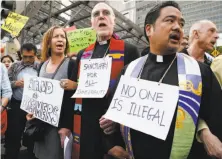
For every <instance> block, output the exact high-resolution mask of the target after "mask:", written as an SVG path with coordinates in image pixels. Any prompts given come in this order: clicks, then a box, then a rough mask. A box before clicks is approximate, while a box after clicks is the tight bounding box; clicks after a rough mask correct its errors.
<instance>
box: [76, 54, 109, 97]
mask: <svg viewBox="0 0 222 159" xmlns="http://www.w3.org/2000/svg"><path fill="white" fill-rule="evenodd" d="M111 67H112V58H111V57H109V56H107V57H106V58H99V59H90V60H88V59H87V60H81V66H80V77H79V83H78V87H77V90H76V92H75V94H74V95H73V98H103V97H104V96H105V95H106V92H107V90H108V88H109V82H110V74H111Z"/></svg>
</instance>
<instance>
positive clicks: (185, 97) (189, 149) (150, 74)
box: [107, 1, 222, 159]
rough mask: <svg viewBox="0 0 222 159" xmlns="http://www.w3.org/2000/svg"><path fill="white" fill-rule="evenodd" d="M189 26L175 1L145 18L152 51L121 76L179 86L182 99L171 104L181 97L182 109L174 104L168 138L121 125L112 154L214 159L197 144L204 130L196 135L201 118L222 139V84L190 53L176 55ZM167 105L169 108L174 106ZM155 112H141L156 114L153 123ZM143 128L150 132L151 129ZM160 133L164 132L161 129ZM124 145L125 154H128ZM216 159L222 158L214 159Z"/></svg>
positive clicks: (113, 139)
mask: <svg viewBox="0 0 222 159" xmlns="http://www.w3.org/2000/svg"><path fill="white" fill-rule="evenodd" d="M184 23H185V21H184V19H183V16H182V13H181V10H180V7H179V5H178V4H177V3H176V2H172V1H167V2H163V3H160V4H158V5H157V6H155V7H154V8H152V9H151V10H150V11H149V12H148V14H147V15H146V18H145V26H144V27H145V35H146V36H147V37H148V38H149V43H150V52H149V53H148V55H147V56H142V57H141V58H139V59H137V60H135V61H133V62H131V63H130V64H129V66H128V67H125V68H124V70H123V71H122V75H123V74H124V75H125V76H127V75H128V76H130V77H134V78H138V77H139V75H141V79H143V80H147V83H148V81H153V82H156V83H157V82H160V83H161V82H162V83H164V84H167V85H174V86H178V87H179V89H180V91H179V98H178V97H174V96H172V99H168V100H173V99H174V98H177V99H176V101H177V104H176V107H175V105H174V107H175V108H176V109H173V110H172V111H174V112H173V114H174V115H173V116H172V121H171V123H170V127H169V131H168V132H165V133H166V139H165V140H162V139H159V138H156V137H153V136H152V135H153V134H148V133H147V134H145V133H142V132H140V131H137V130H135V129H132V128H129V127H127V126H124V125H120V127H121V129H120V131H121V133H120V132H119V133H117V132H116V133H114V134H112V135H110V138H109V139H108V138H107V140H109V141H107V143H109V147H110V150H109V152H108V153H109V154H110V155H113V156H115V157H117V158H120V159H122V158H130V159H169V158H170V159H199V158H201V159H208V158H210V156H208V155H207V153H206V151H205V150H204V146H203V144H201V143H198V142H197V139H196V134H197V133H199V134H202V133H203V132H202V131H201V130H200V131H197V126H198V121H199V119H200V118H202V119H203V120H205V121H206V123H207V124H208V126H209V128H210V130H211V131H212V133H213V134H215V135H216V136H217V137H218V138H219V139H220V140H221V139H222V129H221V125H222V120H221V112H222V107H221V105H222V100H221V95H222V94H221V89H220V86H219V83H218V82H217V80H216V78H215V76H213V72H212V71H211V70H210V68H209V67H207V66H206V65H205V64H202V63H198V62H197V61H196V60H195V59H193V58H191V57H190V56H188V55H186V54H182V53H181V54H180V53H177V51H178V49H179V47H180V45H181V42H182V38H183V34H184V33H183V26H184ZM140 73H141V74H140ZM157 87H159V86H158V85H157V86H156V90H158V88H157ZM114 88H115V87H114ZM170 92H171V90H169V93H170ZM138 100H140V99H138ZM141 100H142V99H141ZM123 106H124V105H123ZM127 106H128V105H127ZM127 106H124V107H127ZM164 106H166V107H168V109H169V108H170V107H171V106H173V105H169V104H167V105H164ZM141 108H142V107H141ZM149 108H150V106H149ZM137 109H138V108H137ZM139 109H140V108H139ZM151 109H154V108H151ZM151 109H149V113H147V112H148V110H145V109H144V107H143V110H142V111H143V113H144V112H145V113H144V114H146V115H147V114H149V115H150V116H151V115H152V116H153V119H154V117H156V115H154V113H155V112H153V111H152V110H151ZM134 111H135V107H134ZM150 111H151V113H150ZM216 111H217V113H215V112H216ZM133 115H134V114H133ZM135 116H136V115H135ZM142 116H143V115H142ZM135 118H136V117H135ZM145 118H146V117H145ZM145 118H144V119H145ZM153 119H152V120H153ZM141 126H143V127H145V126H146V127H148V128H150V127H151V124H147V125H141ZM152 130H153V129H152ZM153 131H154V130H153ZM155 132H156V133H159V132H158V130H155ZM121 134H122V135H121ZM121 137H122V140H121ZM123 139H124V140H123ZM203 142H204V141H203ZM112 144H113V145H112ZM125 145H126V151H124V149H123V147H125ZM200 156H201V157H200ZM213 157H217V158H221V156H215V155H213Z"/></svg>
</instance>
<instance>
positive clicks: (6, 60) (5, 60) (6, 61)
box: [1, 55, 14, 69]
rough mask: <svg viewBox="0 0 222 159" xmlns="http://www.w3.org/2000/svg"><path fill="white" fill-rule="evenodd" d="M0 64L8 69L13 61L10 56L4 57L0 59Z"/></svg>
mask: <svg viewBox="0 0 222 159" xmlns="http://www.w3.org/2000/svg"><path fill="white" fill-rule="evenodd" d="M1 62H2V63H3V64H5V67H6V68H7V69H9V68H10V67H11V65H12V64H13V62H14V60H13V58H12V57H11V56H10V55H5V56H3V57H2V58H1Z"/></svg>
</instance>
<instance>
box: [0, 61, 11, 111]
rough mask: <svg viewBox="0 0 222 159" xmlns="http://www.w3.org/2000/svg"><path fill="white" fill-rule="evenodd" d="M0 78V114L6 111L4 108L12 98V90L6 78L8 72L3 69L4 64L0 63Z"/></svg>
mask: <svg viewBox="0 0 222 159" xmlns="http://www.w3.org/2000/svg"><path fill="white" fill-rule="evenodd" d="M0 70H1V71H0V77H1V79H0V80H1V91H0V92H1V95H0V96H1V99H0V101H1V102H0V103H1V105H0V106H1V112H2V111H3V110H4V109H6V106H7V105H8V102H9V101H10V99H11V96H12V88H11V85H10V81H9V78H8V71H7V69H6V68H5V66H4V64H2V63H0Z"/></svg>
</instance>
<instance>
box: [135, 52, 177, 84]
mask: <svg viewBox="0 0 222 159" xmlns="http://www.w3.org/2000/svg"><path fill="white" fill-rule="evenodd" d="M176 57H177V55H175V57H174V58H173V60H172V62H171V63H170V65H169V66H168V68H167V70H166V71H165V72H164V74H163V76H162V77H161V78H160V80H159V84H160V83H162V82H163V79H164V77H165V76H166V74H167V73H168V71H169V69H170V68H171V66H172V65H173V62H174V61H175V59H176ZM147 58H148V55H147ZM146 61H147V60H145V61H144V63H143V67H142V69H141V70H140V73H139V76H138V80H139V79H140V77H141V74H142V72H143V68H144V66H145V63H146Z"/></svg>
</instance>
